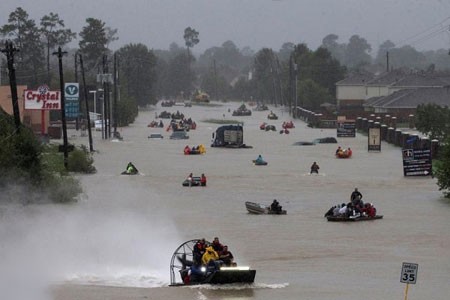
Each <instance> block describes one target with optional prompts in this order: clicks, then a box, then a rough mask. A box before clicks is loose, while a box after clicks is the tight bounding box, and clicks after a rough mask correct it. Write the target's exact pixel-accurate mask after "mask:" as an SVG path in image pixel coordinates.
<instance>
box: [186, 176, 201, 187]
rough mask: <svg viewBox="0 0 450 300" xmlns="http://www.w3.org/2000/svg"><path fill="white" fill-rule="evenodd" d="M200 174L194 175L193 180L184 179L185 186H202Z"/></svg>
mask: <svg viewBox="0 0 450 300" xmlns="http://www.w3.org/2000/svg"><path fill="white" fill-rule="evenodd" d="M200 179H201V178H200V176H193V177H192V181H191V182H190V183H189V180H188V179H186V180H184V181H183V186H201V182H200Z"/></svg>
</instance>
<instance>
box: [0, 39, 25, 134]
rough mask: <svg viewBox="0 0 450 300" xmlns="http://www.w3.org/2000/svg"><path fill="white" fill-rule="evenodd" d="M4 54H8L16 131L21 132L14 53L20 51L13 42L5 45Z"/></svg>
mask: <svg viewBox="0 0 450 300" xmlns="http://www.w3.org/2000/svg"><path fill="white" fill-rule="evenodd" d="M1 51H2V52H3V53H5V54H6V59H7V61H8V71H9V86H10V87H11V101H12V107H13V112H14V122H15V124H16V130H17V131H19V130H20V125H21V122H20V111H19V101H18V98H17V82H16V69H15V68H14V53H15V52H19V49H17V48H16V47H14V46H13V43H12V42H10V41H9V42H8V41H7V42H6V43H5V49H1Z"/></svg>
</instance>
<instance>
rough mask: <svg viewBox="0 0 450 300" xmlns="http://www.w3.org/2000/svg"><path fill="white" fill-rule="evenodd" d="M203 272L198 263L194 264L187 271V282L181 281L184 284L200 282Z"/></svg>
mask: <svg viewBox="0 0 450 300" xmlns="http://www.w3.org/2000/svg"><path fill="white" fill-rule="evenodd" d="M204 276H205V272H204V271H203V270H202V265H201V264H200V263H197V262H194V263H193V264H192V266H191V268H190V270H189V277H188V278H187V280H183V282H184V283H185V284H189V283H191V282H192V283H195V282H201V281H202V279H203V277H204Z"/></svg>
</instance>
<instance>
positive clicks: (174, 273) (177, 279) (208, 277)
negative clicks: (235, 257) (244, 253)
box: [170, 239, 256, 286]
mask: <svg viewBox="0 0 450 300" xmlns="http://www.w3.org/2000/svg"><path fill="white" fill-rule="evenodd" d="M199 240H200V239H196V240H190V241H187V242H184V243H183V244H181V245H180V246H179V247H178V248H177V249H176V250H175V252H174V253H173V255H172V259H171V261H170V286H183V285H199V284H228V283H253V282H254V281H255V276H256V270H251V269H250V268H249V267H244V266H233V267H225V266H220V267H219V268H216V269H214V270H211V269H210V268H207V267H206V266H202V267H201V268H200V270H201V274H200V275H196V276H193V275H192V272H191V268H192V267H193V266H194V262H193V260H194V255H193V251H194V246H195V244H196V243H197V242H198V241H199ZM206 244H207V245H211V243H209V242H206Z"/></svg>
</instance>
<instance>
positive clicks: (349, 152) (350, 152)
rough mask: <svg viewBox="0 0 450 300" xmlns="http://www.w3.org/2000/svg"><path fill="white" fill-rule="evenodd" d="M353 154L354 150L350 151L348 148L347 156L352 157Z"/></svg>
mask: <svg viewBox="0 0 450 300" xmlns="http://www.w3.org/2000/svg"><path fill="white" fill-rule="evenodd" d="M352 153H353V151H352V149H350V147H348V148H347V155H348V156H349V157H350V156H352Z"/></svg>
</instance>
